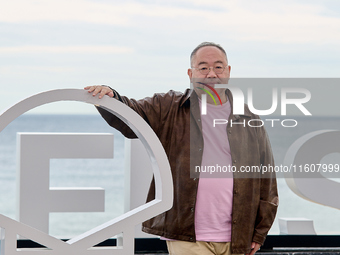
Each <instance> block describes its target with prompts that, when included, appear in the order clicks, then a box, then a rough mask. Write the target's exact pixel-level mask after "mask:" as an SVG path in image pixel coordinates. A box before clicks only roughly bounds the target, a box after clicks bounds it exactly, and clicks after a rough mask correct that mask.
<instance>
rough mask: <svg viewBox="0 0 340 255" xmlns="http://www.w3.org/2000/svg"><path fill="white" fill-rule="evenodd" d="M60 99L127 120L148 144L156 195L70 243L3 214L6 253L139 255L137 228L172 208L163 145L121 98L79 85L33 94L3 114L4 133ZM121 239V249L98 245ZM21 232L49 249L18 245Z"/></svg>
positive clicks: (0, 221)
mask: <svg viewBox="0 0 340 255" xmlns="http://www.w3.org/2000/svg"><path fill="white" fill-rule="evenodd" d="M57 101H79V102H86V103H89V104H93V105H97V106H101V107H102V108H104V109H106V110H108V111H109V112H111V113H112V114H114V115H116V116H117V117H119V118H120V119H121V120H123V121H124V122H125V123H126V124H128V125H129V127H130V128H131V129H132V130H133V131H134V132H135V134H136V135H137V136H138V138H139V139H140V140H141V141H142V143H143V145H144V146H145V148H146V150H147V152H148V155H149V157H150V159H151V163H152V170H153V175H154V179H155V186H156V190H155V192H156V195H155V199H154V200H152V201H150V202H148V203H146V204H144V205H141V206H139V207H137V208H135V209H133V210H131V211H129V212H127V213H125V214H123V215H121V216H119V217H117V218H115V219H112V220H110V221H108V222H106V223H104V224H102V225H100V226H98V227H96V228H94V229H92V230H89V231H87V232H85V233H83V234H81V235H79V236H76V237H74V238H72V239H70V240H68V241H67V242H64V241H62V240H59V239H57V238H54V237H52V236H50V235H48V234H46V233H44V232H42V231H40V230H37V229H35V228H33V227H30V226H28V225H25V224H23V223H20V222H17V221H15V220H13V219H10V218H8V217H6V216H4V215H1V214H0V229H2V230H3V231H0V232H1V233H0V238H1V251H0V254H1V255H14V254H18V253H19V254H21V253H23V254H40V255H74V254H82V255H86V254H89V255H108V254H115V255H117V254H120V255H123V254H124V255H132V254H134V226H135V225H137V224H138V223H141V222H143V221H145V220H148V219H150V218H152V217H154V216H156V215H158V214H160V213H162V212H164V211H166V210H169V209H170V208H171V207H172V202H173V183H172V175H171V171H170V165H169V162H168V159H167V156H166V154H165V152H164V149H163V147H162V145H161V143H160V141H159V139H158V137H157V136H156V134H155V133H154V132H153V130H152V129H151V128H150V126H149V125H148V124H147V123H146V122H145V121H144V120H143V119H142V118H141V117H140V116H139V115H138V114H137V113H136V112H134V111H133V110H132V109H130V108H129V107H128V106H126V105H124V104H122V103H121V102H119V101H118V100H114V99H111V98H109V97H107V96H105V97H104V98H102V99H100V100H99V99H98V98H97V97H93V96H92V94H91V93H88V92H87V91H85V90H80V89H60V90H52V91H47V92H43V93H40V94H37V95H34V96H32V97H29V98H27V99H25V100H23V101H21V102H19V103H17V104H15V105H14V106H12V107H11V108H9V109H8V110H6V111H4V112H3V113H2V114H1V115H0V132H1V131H2V130H3V129H4V128H5V127H6V126H7V125H8V124H9V123H11V122H12V121H13V120H14V119H16V118H17V117H19V116H20V115H22V114H23V113H25V112H27V111H29V110H31V109H33V108H35V107H37V106H40V105H44V104H47V103H52V102H57ZM119 234H123V238H118V241H117V246H116V247H107V248H106V247H105V248H96V247H93V246H95V245H96V244H98V243H100V242H102V241H105V240H107V239H109V238H111V237H112V236H115V235H119ZM17 235H21V236H25V237H26V238H29V239H31V240H33V241H35V242H37V243H39V244H41V245H43V246H45V247H47V249H33V248H32V249H25V250H19V249H17V245H16V242H17Z"/></svg>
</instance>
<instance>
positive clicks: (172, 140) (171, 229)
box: [98, 89, 278, 253]
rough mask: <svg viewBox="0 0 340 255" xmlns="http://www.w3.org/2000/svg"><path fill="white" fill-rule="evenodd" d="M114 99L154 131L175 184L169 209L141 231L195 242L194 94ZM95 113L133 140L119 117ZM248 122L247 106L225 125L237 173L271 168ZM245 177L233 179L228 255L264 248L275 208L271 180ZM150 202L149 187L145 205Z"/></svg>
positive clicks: (198, 152) (197, 140)
mask: <svg viewBox="0 0 340 255" xmlns="http://www.w3.org/2000/svg"><path fill="white" fill-rule="evenodd" d="M226 93H227V96H228V98H229V100H230V102H231V105H232V95H231V93H230V91H229V90H227V91H226ZM114 94H115V95H114V97H115V98H116V99H118V100H120V101H121V102H123V103H125V104H127V105H128V106H129V107H131V108H132V109H133V110H135V111H136V112H137V113H138V114H139V115H140V116H142V117H143V118H144V120H145V121H146V122H147V123H148V124H149V125H150V126H151V127H152V129H153V130H154V131H155V133H156V134H157V136H158V137H159V139H160V141H161V143H162V145H163V147H164V150H165V152H166V154H167V156H168V159H169V162H170V166H171V171H172V176H173V182H174V203H173V207H172V208H171V209H170V210H168V211H166V212H164V213H162V214H160V215H158V216H156V217H154V218H152V219H150V220H148V221H146V222H144V223H143V231H144V232H147V233H150V234H154V235H159V236H163V237H166V238H169V239H175V240H183V241H195V226H194V216H195V203H196V194H197V186H198V178H190V169H191V170H193V169H192V168H193V167H194V166H200V165H201V159H202V153H203V138H202V126H201V122H200V112H199V106H198V98H197V95H196V93H195V92H194V91H192V90H189V89H187V90H186V91H185V93H180V92H174V91H169V92H168V93H165V94H155V95H154V96H153V97H148V98H144V99H142V100H139V101H136V100H134V99H128V98H126V97H123V96H120V95H119V94H118V93H117V92H116V91H114ZM190 105H191V107H190ZM98 110H99V112H100V113H101V115H102V116H103V118H104V119H105V120H106V121H107V122H108V124H109V125H111V126H112V127H114V128H116V129H118V130H120V131H121V132H122V134H123V135H124V136H126V137H128V138H135V137H136V136H135V134H134V133H133V131H132V130H131V129H130V128H129V127H127V126H126V125H125V124H124V123H123V122H122V121H121V120H119V119H118V118H117V117H115V116H114V115H112V114H111V113H109V112H107V111H105V110H103V109H101V108H99V109H98ZM250 119H259V117H258V116H256V115H254V114H252V113H251V112H250V111H249V109H248V107H247V106H246V105H245V113H244V115H232V114H231V116H230V119H229V123H228V125H227V132H228V138H229V143H230V149H231V154H232V155H231V156H232V161H233V165H234V166H236V168H237V170H240V167H241V166H253V165H256V166H261V165H272V166H273V165H274V162H273V156H272V151H271V147H270V143H269V140H268V137H267V134H266V131H265V129H264V128H263V127H250V126H248V125H247V122H248V120H250ZM230 120H233V122H234V123H235V122H239V123H243V121H244V120H245V121H246V122H245V123H246V126H245V127H244V126H243V125H240V124H238V125H236V124H235V125H233V126H231V125H230ZM251 125H253V126H255V125H256V124H255V123H251ZM190 136H191V143H190ZM190 147H191V150H190ZM190 159H191V163H190ZM248 175H249V176H248ZM248 175H247V176H246V177H247V178H244V177H245V176H244V173H243V175H242V173H238V172H235V173H234V197H233V209H232V241H231V247H232V253H249V252H250V250H251V242H252V241H254V242H257V243H260V244H263V242H264V240H265V238H266V235H267V233H268V231H269V229H270V227H271V225H272V223H273V221H274V218H275V215H276V210H277V207H278V194H277V186H276V179H275V174H270V173H269V174H266V175H261V174H260V173H248ZM153 198H154V185H153V183H152V184H151V187H150V191H149V194H148V201H150V200H152V199H153Z"/></svg>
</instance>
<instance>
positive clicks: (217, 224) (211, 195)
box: [195, 101, 233, 242]
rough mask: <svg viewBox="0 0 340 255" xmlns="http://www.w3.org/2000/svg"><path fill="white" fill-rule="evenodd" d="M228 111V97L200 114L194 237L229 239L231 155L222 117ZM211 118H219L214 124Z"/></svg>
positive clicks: (231, 183)
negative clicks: (201, 143)
mask: <svg viewBox="0 0 340 255" xmlns="http://www.w3.org/2000/svg"><path fill="white" fill-rule="evenodd" d="M200 105H201V101H200ZM230 112H231V106H230V103H229V101H228V102H226V103H224V104H223V105H212V104H207V114H206V115H201V122H202V131H203V139H204V151H203V157H202V166H201V167H200V178H199V184H198V191H197V199H196V209H195V232H196V240H197V241H206V242H230V241H231V219H232V215H231V214H232V202H233V174H232V172H231V171H228V169H231V168H230V166H232V159H231V153H230V146H229V140H228V135H227V130H226V129H227V123H226V122H227V121H224V120H228V118H229V115H230ZM214 119H215V120H216V119H219V120H220V121H217V122H216V123H219V124H215V127H214ZM222 123H223V124H222ZM228 166H229V168H228Z"/></svg>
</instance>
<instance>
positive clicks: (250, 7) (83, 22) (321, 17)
mask: <svg viewBox="0 0 340 255" xmlns="http://www.w3.org/2000/svg"><path fill="white" fill-rule="evenodd" d="M0 35H1V36H0V84H1V85H0V86H1V90H0V112H2V111H3V110H5V109H6V108H8V107H10V106H11V105H13V104H14V103H16V102H17V101H19V100H21V99H23V98H26V97H28V96H31V95H33V94H36V93H39V92H42V91H46V90H51V89H58V88H83V87H84V86H87V85H91V84H108V85H110V86H112V87H114V88H115V89H117V91H119V92H120V93H121V94H122V95H127V96H129V97H133V98H137V99H138V98H142V97H145V96H150V95H152V94H153V93H154V92H166V91H168V90H170V89H174V90H179V91H184V90H185V88H187V87H189V80H188V77H187V74H186V73H187V68H188V67H189V55H190V53H191V51H192V49H193V48H195V47H196V46H197V45H198V44H199V43H201V42H203V41H213V42H216V43H219V44H221V45H222V46H223V47H224V48H225V49H226V51H227V53H228V57H229V63H230V65H231V66H232V72H231V75H232V77H242V78H243V77H261V78H266V77H277V78H280V77H339V67H340V48H339V45H340V3H339V1H336V0H333V1H327V0H323V1H304V0H288V1H281V2H278V1H269V0H259V1H251V0H240V1H226V0H215V1H213V2H209V1H206V0H205V1H201V0H181V1H176V0H172V1H151V0H150V1H148V0H144V1H109V0H100V1H98V0H97V1H91V0H72V1H69V0H58V1H56V0H48V1H46V0H34V1H33V0H32V1H27V0H11V1H9V0H2V1H1V2H0ZM339 92H340V90H339V91H334V92H332V93H333V94H334V93H335V94H338V93H339ZM34 112H35V113H94V112H95V111H94V110H93V107H92V106H87V105H85V104H80V103H79V104H77V103H71V104H69V103H68V104H66V103H65V104H64V103H56V104H50V105H48V106H42V107H39V108H38V109H36V110H35V111H34Z"/></svg>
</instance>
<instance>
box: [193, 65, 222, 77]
mask: <svg viewBox="0 0 340 255" xmlns="http://www.w3.org/2000/svg"><path fill="white" fill-rule="evenodd" d="M228 66H229V65H226V66H223V70H222V72H220V73H217V72H216V70H215V67H209V68H208V72H207V73H205V74H204V73H202V72H201V70H200V68H199V67H191V69H198V71H199V72H200V73H201V74H203V75H207V74H208V73H210V71H211V70H213V71H214V73H215V74H222V73H223V72H224V70H225V69H226V67H228Z"/></svg>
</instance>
